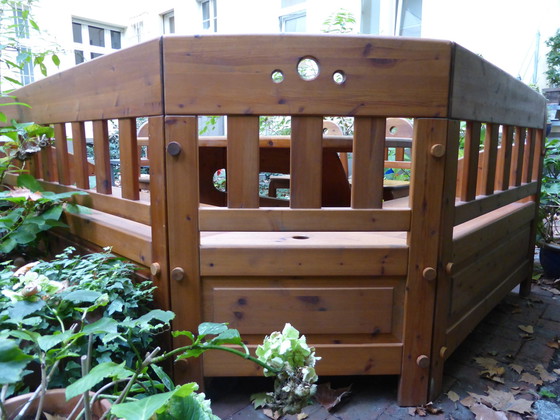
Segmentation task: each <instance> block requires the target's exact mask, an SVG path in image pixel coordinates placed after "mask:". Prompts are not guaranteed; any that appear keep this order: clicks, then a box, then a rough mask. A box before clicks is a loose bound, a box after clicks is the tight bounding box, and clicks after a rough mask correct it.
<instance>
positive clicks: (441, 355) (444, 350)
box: [439, 346, 447, 359]
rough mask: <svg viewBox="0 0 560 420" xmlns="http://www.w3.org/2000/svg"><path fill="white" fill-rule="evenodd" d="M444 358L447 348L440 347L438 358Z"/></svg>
mask: <svg viewBox="0 0 560 420" xmlns="http://www.w3.org/2000/svg"><path fill="white" fill-rule="evenodd" d="M446 356H447V347H445V346H442V348H441V349H439V357H441V358H442V359H445V357H446Z"/></svg>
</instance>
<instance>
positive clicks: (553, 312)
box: [542, 304, 560, 334]
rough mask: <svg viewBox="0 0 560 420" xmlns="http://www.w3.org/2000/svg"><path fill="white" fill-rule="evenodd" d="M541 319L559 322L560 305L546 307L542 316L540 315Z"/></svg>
mask: <svg viewBox="0 0 560 420" xmlns="http://www.w3.org/2000/svg"><path fill="white" fill-rule="evenodd" d="M542 318H543V319H547V320H549V321H555V322H560V304H557V305H554V304H553V305H550V304H549V305H548V306H547V308H546V310H545V311H544V314H543V315H542ZM559 334H560V330H559Z"/></svg>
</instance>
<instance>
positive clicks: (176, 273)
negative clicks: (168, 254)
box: [171, 267, 185, 281]
mask: <svg viewBox="0 0 560 420" xmlns="http://www.w3.org/2000/svg"><path fill="white" fill-rule="evenodd" d="M171 278H172V279H173V280H175V281H181V280H183V279H184V278H185V270H183V269H182V268H181V267H175V268H174V269H173V270H171Z"/></svg>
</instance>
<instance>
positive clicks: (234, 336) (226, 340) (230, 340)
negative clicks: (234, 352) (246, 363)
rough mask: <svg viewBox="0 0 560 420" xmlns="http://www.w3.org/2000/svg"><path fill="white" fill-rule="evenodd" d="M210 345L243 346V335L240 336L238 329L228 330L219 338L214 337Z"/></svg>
mask: <svg viewBox="0 0 560 420" xmlns="http://www.w3.org/2000/svg"><path fill="white" fill-rule="evenodd" d="M210 344H214V345H222V344H237V345H239V346H242V345H243V341H242V340H241V335H239V331H237V330H236V329H233V328H232V329H227V330H225V331H224V332H223V333H221V334H220V335H218V336H217V337H214V338H213V339H212V341H210Z"/></svg>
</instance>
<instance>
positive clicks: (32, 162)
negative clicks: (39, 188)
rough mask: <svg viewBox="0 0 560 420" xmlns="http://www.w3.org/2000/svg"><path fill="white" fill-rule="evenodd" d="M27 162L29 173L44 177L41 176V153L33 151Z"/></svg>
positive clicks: (39, 177)
mask: <svg viewBox="0 0 560 420" xmlns="http://www.w3.org/2000/svg"><path fill="white" fill-rule="evenodd" d="M27 162H28V163H29V173H30V174H32V175H33V176H34V177H35V178H37V179H44V177H43V154H42V153H35V154H34V155H33V157H32V158H31V159H29V160H28V161H27Z"/></svg>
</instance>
